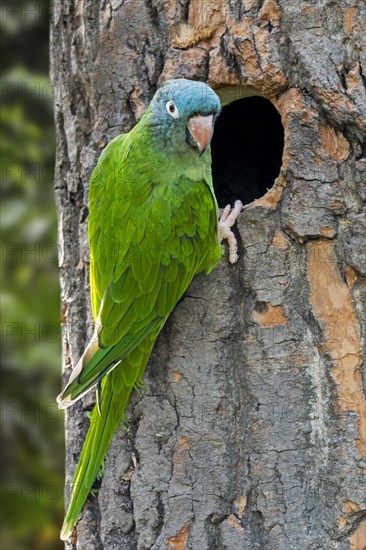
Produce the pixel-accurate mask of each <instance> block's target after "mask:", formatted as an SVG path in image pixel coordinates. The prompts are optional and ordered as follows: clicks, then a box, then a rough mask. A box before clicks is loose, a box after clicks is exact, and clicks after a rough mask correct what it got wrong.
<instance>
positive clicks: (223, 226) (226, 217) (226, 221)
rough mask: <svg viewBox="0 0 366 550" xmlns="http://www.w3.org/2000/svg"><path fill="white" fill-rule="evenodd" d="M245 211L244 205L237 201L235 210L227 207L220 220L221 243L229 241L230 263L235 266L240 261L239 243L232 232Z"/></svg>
mask: <svg viewBox="0 0 366 550" xmlns="http://www.w3.org/2000/svg"><path fill="white" fill-rule="evenodd" d="M242 210H243V203H242V202H241V201H239V200H238V201H235V204H234V208H231V206H230V204H228V205H227V206H225V208H224V210H223V213H222V215H221V218H220V220H219V233H220V241H221V242H222V241H223V240H225V239H226V240H227V242H228V245H229V262H230V263H231V264H235V263H236V262H237V261H238V258H239V256H238V243H237V241H236V238H235V235H234V233H233V232H232V231H231V228H232V226H233V225H234V223H235V222H236V220H237V217H238V216H239V214H240V212H241V211H242Z"/></svg>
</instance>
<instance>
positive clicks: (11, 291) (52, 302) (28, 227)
mask: <svg viewBox="0 0 366 550" xmlns="http://www.w3.org/2000/svg"><path fill="white" fill-rule="evenodd" d="M0 25H1V54H2V55H1V58H2V68H1V74H0V90H1V110H0V121H1V130H0V154H1V180H2V190H1V195H2V196H1V208H0V213H1V217H0V228H1V245H2V261H1V282H2V285H1V287H2V288H1V310H0V311H1V328H2V353H1V369H2V374H1V376H2V381H1V394H2V417H1V421H2V423H1V427H2V444H1V466H2V483H1V498H2V530H1V548H2V550H23V549H24V550H30V549H33V548H34V549H39V550H42V549H44V550H48V549H52V550H53V549H57V548H62V547H63V545H62V544H61V542H60V541H59V529H60V525H61V523H62V516H63V476H64V441H63V437H64V436H63V417H62V415H61V412H60V411H58V409H57V408H56V405H55V396H56V395H57V393H58V392H59V390H60V363H61V350H60V348H61V343H60V328H59V326H60V323H59V319H60V304H59V294H60V290H59V281H58V269H57V232H56V210H55V205H54V195H53V167H54V155H55V132H54V123H53V99H52V90H51V85H50V82H49V78H48V27H49V4H48V2H47V1H44V0H42V1H39V2H37V1H32V2H30V1H23V2H22V1H11V2H10V1H9V2H2V4H1V6H0Z"/></svg>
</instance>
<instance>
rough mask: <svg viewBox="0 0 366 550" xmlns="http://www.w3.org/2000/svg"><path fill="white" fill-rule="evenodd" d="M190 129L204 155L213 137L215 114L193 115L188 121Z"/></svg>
mask: <svg viewBox="0 0 366 550" xmlns="http://www.w3.org/2000/svg"><path fill="white" fill-rule="evenodd" d="M188 130H189V132H190V134H191V136H192V137H193V139H194V141H195V142H196V144H197V147H198V149H199V151H200V154H201V155H202V153H204V152H205V151H206V149H207V147H208V146H209V144H210V141H211V138H212V133H213V115H194V116H192V117H191V118H190V119H189V121H188Z"/></svg>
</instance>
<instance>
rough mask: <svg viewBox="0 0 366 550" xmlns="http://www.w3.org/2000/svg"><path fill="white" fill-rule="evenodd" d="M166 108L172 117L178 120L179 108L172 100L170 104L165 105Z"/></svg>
mask: <svg viewBox="0 0 366 550" xmlns="http://www.w3.org/2000/svg"><path fill="white" fill-rule="evenodd" d="M165 107H166V110H167V111H168V113H169V114H170V116H172V117H173V118H178V117H179V111H178V108H177V106H176V105H175V103H174V101H172V100H170V101H168V103H167V104H166V105H165Z"/></svg>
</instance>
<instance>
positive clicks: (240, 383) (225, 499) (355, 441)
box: [51, 0, 366, 550]
mask: <svg viewBox="0 0 366 550" xmlns="http://www.w3.org/2000/svg"><path fill="white" fill-rule="evenodd" d="M365 14H366V8H365V5H364V3H363V2H361V1H358V2H357V1H355V2H352V0H351V1H348V0H340V1H339V2H337V3H334V2H332V1H331V0H324V1H322V2H317V3H316V2H311V1H310V0H309V2H305V1H302V2H298V1H295V0H294V1H292V0H290V1H284V0H277V1H276V0H265V1H264V2H263V1H259V0H243V1H242V2H240V1H235V0H234V1H230V2H228V3H227V4H225V3H224V2H220V0H212V1H211V0H204V1H198V0H192V1H191V2H190V1H189V0H184V1H181V2H176V1H174V0H172V1H170V2H160V1H155V0H153V1H152V2H149V1H147V0H99V1H98V0H74V1H73V0H63V1H61V0H55V2H54V7H53V21H52V69H51V71H52V78H53V83H54V89H55V97H56V124H57V134H58V148H57V167H56V197H57V206H58V212H59V235H60V262H61V266H60V271H61V281H62V302H63V309H62V322H63V328H64V360H65V381H66V379H67V378H68V377H69V374H70V369H71V366H72V365H75V363H76V361H77V360H78V358H79V356H80V355H81V353H82V351H83V349H84V346H85V343H86V341H87V338H88V337H90V335H91V333H92V316H91V309H90V303H89V282H88V271H89V264H88V247H87V216H88V180H89V176H90V174H91V171H92V168H93V167H94V166H95V164H96V162H97V159H98V157H99V155H100V152H101V150H102V149H103V147H104V146H105V145H106V143H107V142H108V141H109V140H110V139H111V138H113V137H115V136H116V135H118V134H119V133H121V132H125V131H128V130H130V129H131V128H132V127H133V125H134V124H135V123H136V121H137V120H138V119H139V117H140V116H141V115H142V113H143V112H144V110H145V108H146V107H147V105H148V103H149V101H150V99H151V98H152V96H153V94H154V92H155V91H156V89H157V88H158V87H159V85H160V84H161V83H162V82H163V81H165V80H167V79H169V78H181V77H185V78H191V79H195V80H202V81H204V82H207V83H208V84H209V85H210V86H211V87H213V88H214V89H216V90H220V93H221V95H222V97H226V101H229V100H230V94H232V99H236V98H238V97H241V96H242V95H243V94H245V93H247V92H248V90H249V91H251V93H257V94H260V95H262V96H264V97H266V98H268V99H270V100H271V101H272V102H273V104H274V105H275V106H276V108H277V109H278V111H279V113H280V115H281V119H282V123H283V126H284V130H285V147H284V152H283V158H282V167H281V172H280V175H279V177H278V178H277V179H276V182H275V184H274V186H273V188H272V189H270V190H269V191H268V193H267V194H266V195H265V196H264V197H262V198H261V199H258V200H257V201H256V202H254V203H252V204H251V205H250V206H248V207H246V209H245V211H244V212H243V213H242V215H241V217H240V220H239V223H238V233H239V237H238V238H239V241H240V243H239V244H240V256H241V258H240V260H239V262H238V263H237V264H236V265H234V266H231V265H229V264H228V263H227V261H223V262H222V263H221V265H220V266H219V267H218V268H217V269H215V270H214V272H212V273H211V274H210V275H209V276H208V277H198V278H196V279H195V281H194V282H193V283H192V285H191V287H190V288H189V290H188V292H187V294H186V295H185V297H184V299H183V300H182V301H181V302H180V303H179V304H178V306H177V307H176V309H175V311H174V313H173V314H172V316H171V318H170V320H169V322H168V323H167V325H166V326H165V329H164V331H163V332H162V334H161V335H160V337H159V340H158V342H157V345H156V347H155V350H154V352H153V356H152V358H151V360H150V362H149V365H148V368H147V371H146V373H145V377H144V380H145V383H144V388H143V391H142V393H141V395H137V394H135V395H134V397H133V399H132V402H131V404H130V406H129V409H128V413H127V418H128V425H127V429H126V430H125V431H122V430H120V431H118V433H117V434H116V436H115V438H114V441H113V443H112V446H111V449H110V452H109V454H108V460H107V462H106V468H105V473H104V477H103V480H102V482H101V486H100V490H99V492H98V494H97V496H96V497H91V498H90V499H89V501H88V503H87V505H86V506H85V508H84V511H83V514H82V517H81V520H80V522H79V524H78V527H77V532H76V533H75V535H74V537H73V541H72V543H70V544H68V545H67V548H69V549H70V548H79V549H82V550H89V549H102V548H103V549H106V550H107V549H108V550H113V549H116V550H117V549H118V550H125V549H126V550H127V549H129V550H130V549H139V550H143V549H144V550H145V549H150V548H152V549H155V550H158V549H159V550H160V549H174V550H183V549H192V550H205V549H229V550H236V549H248V550H255V549H258V550H274V549H276V550H282V549H283V550H288V549H299V550H300V549H301V550H303V549H315V548H318V549H327V550H328V549H339V550H341V549H342V550H343V549H349V548H350V549H352V550H361V549H362V548H364V547H365V546H364V544H365V542H364V541H365V540H366V521H365V519H364V518H365V515H366V498H365V494H366V493H365V491H364V490H363V489H362V485H361V483H362V475H363V468H364V467H365V462H366V417H365V414H366V409H365V396H364V391H363V389H364V387H363V383H364V381H363V380H362V371H361V361H362V353H363V349H362V344H363V343H364V339H363V338H364V337H365V335H362V326H363V325H362V321H364V320H365V318H366V315H365V311H364V310H363V308H364V304H365V300H364V299H362V294H363V293H364V291H365V284H364V283H365V275H366V265H365V264H366V255H365V250H366V244H365V216H364V214H365V211H363V210H362V207H363V205H364V203H365V198H366V190H365V179H366V158H365V157H366V143H365V131H366V123H365V117H366V112H365V104H366V93H365V75H366V60H365V55H366V43H365V35H364V29H365V16H366V15H365ZM228 86H230V88H228ZM226 92H227V93H226ZM225 94H226V95H225ZM228 94H229V95H228ZM228 97H229V99H228ZM245 131H246V128H245V127H243V128H242V132H243V133H245ZM265 162H266V159H265V158H263V163H265ZM362 310H363V312H362ZM93 399H94V395H90V396H87V398H85V399H84V400H83V402H82V403H80V402H79V403H78V404H77V405H75V406H74V407H72V408H71V409H70V410H69V412H68V414H67V421H66V433H67V459H66V463H67V495H68V491H69V487H70V479H71V475H72V473H73V471H74V468H75V465H76V462H77V459H78V454H79V452H80V448H81V445H82V442H83V439H84V436H85V433H86V429H87V425H88V420H87V419H86V418H85V410H89V409H90V408H91V406H92V404H93Z"/></svg>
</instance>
